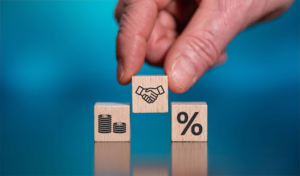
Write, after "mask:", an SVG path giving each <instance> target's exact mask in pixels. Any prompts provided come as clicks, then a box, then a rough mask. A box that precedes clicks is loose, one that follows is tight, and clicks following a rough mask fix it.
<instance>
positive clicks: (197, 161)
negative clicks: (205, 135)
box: [172, 142, 207, 176]
mask: <svg viewBox="0 0 300 176" xmlns="http://www.w3.org/2000/svg"><path fill="white" fill-rule="evenodd" d="M182 175H201V176H205V175H207V142H173V143H172V176H182Z"/></svg>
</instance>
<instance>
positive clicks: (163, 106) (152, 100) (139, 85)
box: [132, 75, 168, 113]
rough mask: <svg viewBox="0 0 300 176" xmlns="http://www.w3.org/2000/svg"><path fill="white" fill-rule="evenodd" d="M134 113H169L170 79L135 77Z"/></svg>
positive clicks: (133, 90)
mask: <svg viewBox="0 0 300 176" xmlns="http://www.w3.org/2000/svg"><path fill="white" fill-rule="evenodd" d="M132 112H134V113H140V112H148V113H151V112H168V77H167V76H165V75H160V76H133V77H132Z"/></svg>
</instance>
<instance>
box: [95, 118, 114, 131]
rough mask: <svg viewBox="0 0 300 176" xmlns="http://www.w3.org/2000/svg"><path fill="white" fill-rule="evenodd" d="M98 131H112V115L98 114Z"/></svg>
mask: <svg viewBox="0 0 300 176" xmlns="http://www.w3.org/2000/svg"><path fill="white" fill-rule="evenodd" d="M98 132H99V133H110V132H111V115H109V114H100V115H99V116H98Z"/></svg>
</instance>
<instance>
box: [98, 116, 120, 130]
mask: <svg viewBox="0 0 300 176" xmlns="http://www.w3.org/2000/svg"><path fill="white" fill-rule="evenodd" d="M113 125H114V126H113V132H114V133H126V123H124V122H116V123H114V124H113ZM98 132H99V133H111V115H109V114H100V115H99V116H98Z"/></svg>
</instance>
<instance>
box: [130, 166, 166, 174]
mask: <svg viewBox="0 0 300 176" xmlns="http://www.w3.org/2000/svg"><path fill="white" fill-rule="evenodd" d="M132 175H133V176H168V175H169V169H168V165H167V164H158V163H143V164H141V163H139V164H138V165H135V166H134V167H133V171H132Z"/></svg>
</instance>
